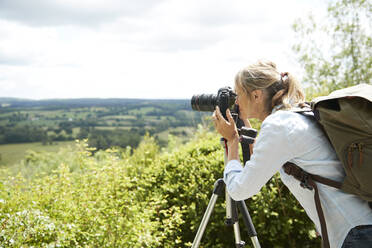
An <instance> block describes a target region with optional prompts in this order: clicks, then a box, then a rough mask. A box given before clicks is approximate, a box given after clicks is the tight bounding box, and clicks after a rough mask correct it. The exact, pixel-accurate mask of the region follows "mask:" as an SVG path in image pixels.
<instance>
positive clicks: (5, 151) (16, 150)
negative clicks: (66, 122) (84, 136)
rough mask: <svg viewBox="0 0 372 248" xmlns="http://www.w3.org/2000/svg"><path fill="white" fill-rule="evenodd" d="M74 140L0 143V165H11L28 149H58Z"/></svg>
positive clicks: (49, 150) (51, 150) (22, 156)
mask: <svg viewBox="0 0 372 248" xmlns="http://www.w3.org/2000/svg"><path fill="white" fill-rule="evenodd" d="M74 143H75V142H74V141H63V142H54V144H53V145H42V143H41V142H36V143H21V144H7V145H0V166H11V165H14V164H16V163H18V162H20V161H21V160H22V159H24V157H25V155H26V151H28V150H33V151H48V152H54V151H58V150H59V148H60V147H63V146H67V145H73V144H74Z"/></svg>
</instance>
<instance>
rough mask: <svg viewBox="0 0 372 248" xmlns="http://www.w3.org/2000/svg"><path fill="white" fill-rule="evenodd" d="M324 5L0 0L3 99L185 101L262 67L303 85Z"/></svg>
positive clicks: (295, 1)
mask: <svg viewBox="0 0 372 248" xmlns="http://www.w3.org/2000/svg"><path fill="white" fill-rule="evenodd" d="M325 10H326V4H325V3H323V1H321V0H312V1H309V0H281V1H277V0H261V1H251V0H213V1H212V0H187V1H186V0H156V1H155V0H136V1H133V0H79V1H76V0H0V97H17V98H28V99H50V98H88V97H89V98H151V99H164V98H165V99H188V98H191V97H192V95H194V94H201V93H208V94H215V93H217V91H218V89H219V88H221V87H224V86H233V80H234V77H235V74H236V73H237V72H238V71H239V70H240V69H242V68H244V67H245V66H246V65H248V64H250V63H253V62H255V61H257V60H259V59H266V60H271V61H274V62H275V63H276V64H277V67H278V69H279V70H280V71H289V72H292V73H294V74H295V75H297V77H298V78H299V79H301V76H302V73H303V72H302V69H301V66H300V65H299V64H298V62H297V60H296V56H295V54H294V53H293V51H292V49H291V47H292V45H293V44H294V32H293V31H292V28H291V26H292V24H293V23H294V21H295V19H296V18H305V17H306V16H307V15H308V14H310V13H312V14H313V15H317V14H319V13H321V12H322V11H325Z"/></svg>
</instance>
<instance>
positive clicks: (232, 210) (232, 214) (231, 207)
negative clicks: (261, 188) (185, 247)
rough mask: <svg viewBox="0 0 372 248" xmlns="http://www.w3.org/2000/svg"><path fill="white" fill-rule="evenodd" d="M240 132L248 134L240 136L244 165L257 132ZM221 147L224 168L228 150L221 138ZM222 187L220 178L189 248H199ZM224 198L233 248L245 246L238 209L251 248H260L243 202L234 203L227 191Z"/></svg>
mask: <svg viewBox="0 0 372 248" xmlns="http://www.w3.org/2000/svg"><path fill="white" fill-rule="evenodd" d="M241 132H242V133H245V134H248V135H241V136H240V137H241V145H242V149H243V160H244V163H245V162H246V161H247V160H249V158H250V151H249V144H252V143H253V142H254V138H255V137H256V135H257V132H256V131H255V130H254V129H244V127H243V128H242V131H241ZM221 145H222V146H223V147H224V150H225V153H224V155H225V156H224V162H225V166H226V163H227V154H228V150H227V146H226V141H225V139H224V138H221ZM224 186H225V183H224V181H223V179H221V178H220V179H218V180H217V181H216V182H215V184H214V189H213V194H212V197H211V199H210V200H209V203H208V206H207V210H206V211H205V213H204V216H203V219H202V221H201V223H200V226H199V229H198V232H197V233H196V236H195V238H194V241H193V243H192V246H191V247H192V248H197V247H199V244H200V241H201V239H202V237H203V234H204V231H205V228H206V226H207V223H208V221H209V218H210V216H211V214H212V211H213V208H214V206H215V204H216V201H217V198H218V196H221V195H222V194H223V189H224ZM225 197H226V221H225V223H226V225H229V226H233V229H234V237H235V247H236V248H241V247H244V246H245V242H244V241H242V240H241V236H240V228H239V223H238V209H239V211H240V212H241V214H242V217H243V221H244V224H245V226H246V227H247V230H248V235H249V237H250V238H251V241H252V243H253V247H254V248H260V247H261V246H260V243H259V242H258V238H257V233H256V230H255V228H254V226H253V223H252V219H251V216H250V215H249V212H248V209H247V206H246V205H245V202H244V201H234V200H233V199H232V198H231V197H230V195H229V194H228V192H227V190H225Z"/></svg>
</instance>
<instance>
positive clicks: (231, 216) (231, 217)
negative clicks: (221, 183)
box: [225, 191, 245, 248]
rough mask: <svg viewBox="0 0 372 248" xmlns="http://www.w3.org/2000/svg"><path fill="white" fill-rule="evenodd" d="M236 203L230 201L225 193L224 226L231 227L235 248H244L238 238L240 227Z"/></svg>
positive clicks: (243, 244)
mask: <svg viewBox="0 0 372 248" xmlns="http://www.w3.org/2000/svg"><path fill="white" fill-rule="evenodd" d="M236 203H237V202H236V201H234V200H233V199H231V197H230V195H229V194H228V193H227V191H226V221H225V224H226V225H228V226H233V229H234V238H235V247H236V248H241V247H244V246H245V242H244V241H243V240H242V238H241V236H240V227H239V222H238V219H239V218H238V209H237V206H236Z"/></svg>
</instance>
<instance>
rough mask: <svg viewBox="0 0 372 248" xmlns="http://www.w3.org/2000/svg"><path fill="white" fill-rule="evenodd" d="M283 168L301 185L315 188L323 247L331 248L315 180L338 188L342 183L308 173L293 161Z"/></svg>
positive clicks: (311, 188)
mask: <svg viewBox="0 0 372 248" xmlns="http://www.w3.org/2000/svg"><path fill="white" fill-rule="evenodd" d="M283 169H284V171H285V173H287V174H288V175H291V176H293V177H294V178H296V179H297V180H299V181H300V185H301V187H303V188H307V189H309V190H313V189H314V191H315V193H314V201H315V207H316V211H317V213H318V217H319V222H320V227H321V232H322V240H323V247H324V248H329V247H330V245H329V239H328V232H327V224H326V222H325V218H324V213H323V209H322V205H321V204H320V198H319V191H318V187H317V185H316V183H315V181H316V182H319V183H322V184H326V185H328V186H331V187H335V188H338V189H340V188H341V183H339V182H336V181H333V180H330V179H328V178H325V177H321V176H318V175H314V174H311V173H308V172H306V171H304V170H303V169H301V168H300V167H299V166H297V165H296V164H294V163H291V162H287V163H285V164H284V165H283Z"/></svg>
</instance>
